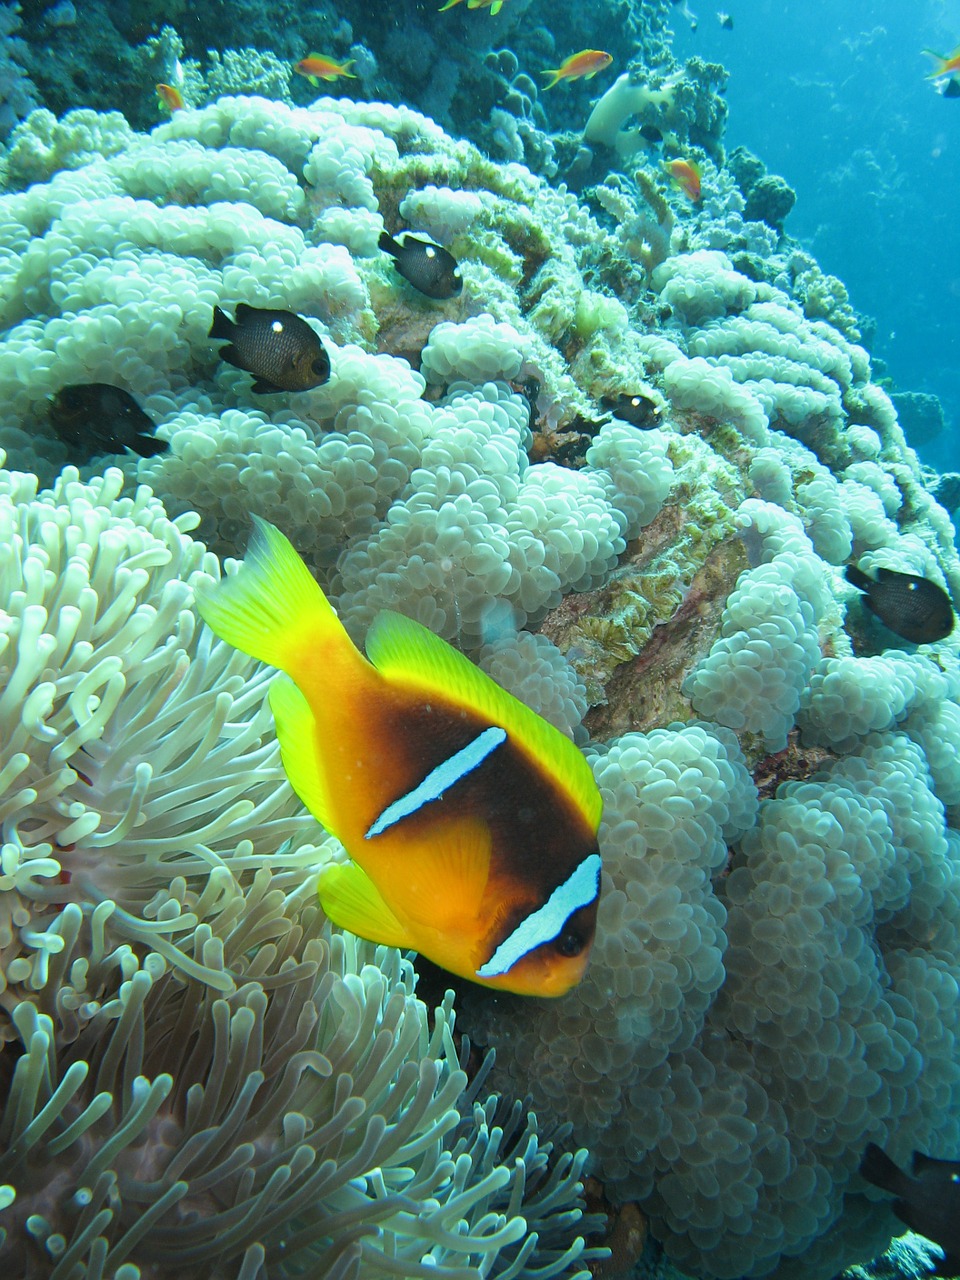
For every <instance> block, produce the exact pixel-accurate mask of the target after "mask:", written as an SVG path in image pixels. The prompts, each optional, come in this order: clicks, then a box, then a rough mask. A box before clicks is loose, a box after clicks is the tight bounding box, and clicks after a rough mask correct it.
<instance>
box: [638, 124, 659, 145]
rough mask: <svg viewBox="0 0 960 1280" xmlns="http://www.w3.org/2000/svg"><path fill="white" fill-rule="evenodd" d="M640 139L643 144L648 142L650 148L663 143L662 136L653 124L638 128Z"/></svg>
mask: <svg viewBox="0 0 960 1280" xmlns="http://www.w3.org/2000/svg"><path fill="white" fill-rule="evenodd" d="M640 137H641V138H643V139H644V141H645V142H649V143H650V144H651V146H654V147H657V146H659V145H660V143H661V142H662V141H663V134H662V133H661V132H660V130H659V129H658V128H657V126H656V125H655V124H645V125H641V127H640Z"/></svg>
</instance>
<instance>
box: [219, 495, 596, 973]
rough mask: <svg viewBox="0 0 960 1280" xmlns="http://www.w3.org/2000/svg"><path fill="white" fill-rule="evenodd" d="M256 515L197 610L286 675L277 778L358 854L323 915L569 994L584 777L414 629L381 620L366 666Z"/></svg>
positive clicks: (523, 711)
mask: <svg viewBox="0 0 960 1280" xmlns="http://www.w3.org/2000/svg"><path fill="white" fill-rule="evenodd" d="M254 520H255V524H256V528H255V531H254V534H253V537H252V539H251V542H250V546H249V548H248V551H247V555H246V558H245V559H244V561H243V565H242V566H241V568H240V571H239V572H238V573H236V574H234V575H232V576H231V577H228V578H225V579H223V580H222V581H221V582H220V583H219V585H218V586H217V587H216V588H214V589H213V590H212V591H210V592H209V593H208V594H206V595H203V596H202V598H199V599H198V601H197V607H198V610H199V612H200V616H201V617H202V618H203V619H204V621H205V622H206V623H207V625H208V626H209V627H210V628H211V629H212V630H213V631H214V632H215V633H216V634H217V635H218V636H220V637H221V639H223V640H226V641H227V642H228V643H229V644H232V645H234V646H235V647H236V648H238V649H240V650H242V651H243V652H244V653H248V654H250V655H251V656H253V657H255V658H259V659H260V660H261V661H263V662H266V663H269V664H270V665H271V666H275V667H279V668H280V670H281V671H284V672H286V674H287V675H288V676H289V677H290V679H289V680H281V681H278V682H276V683H275V684H274V685H273V687H272V688H271V690H270V705H271V709H272V710H273V714H274V718H275V720H276V726H277V737H278V739H279V742H280V752H281V757H282V759H283V766H284V769H285V770H286V773H287V777H288V778H289V779H290V784H291V786H292V787H293V789H294V791H296V793H297V795H298V796H299V797H300V799H301V800H302V801H303V803H304V804H305V805H306V806H307V808H308V809H309V810H310V811H311V813H313V815H314V817H316V819H317V820H318V821H319V822H320V823H321V824H322V825H323V826H324V827H326V828H327V830H328V831H331V832H332V833H333V834H334V835H335V836H337V838H338V839H339V840H340V841H341V843H342V844H343V845H344V847H345V849H346V851H347V853H348V854H349V855H350V858H351V861H350V862H349V863H345V864H340V863H337V864H333V865H328V866H326V867H324V868H323V870H322V871H321V873H320V879H319V893H320V903H321V905H322V907H323V909H324V911H325V912H326V913H327V915H328V916H329V917H330V919H331V920H332V921H333V922H334V924H337V925H339V926H340V927H341V928H344V929H349V930H350V931H351V932H352V933H356V934H358V935H359V936H360V937H363V938H367V939H369V940H370V941H372V942H379V943H384V944H386V945H389V946H394V947H401V948H410V949H413V950H416V951H419V952H420V953H421V954H422V955H424V956H426V957H427V958H428V959H430V960H432V961H433V962H434V963H435V964H437V965H439V966H440V967H441V968H443V969H446V970H448V971H449V972H450V973H455V974H459V975H460V976H461V977H463V978H468V979H470V980H471V981H472V982H476V983H480V984H481V985H484V986H487V987H496V988H499V989H501V990H506V991H513V992H516V993H518V994H521V995H535V996H561V995H563V994H564V992H566V991H569V989H570V988H571V987H572V986H574V985H575V984H576V983H577V982H579V981H580V979H581V978H582V976H583V973H584V970H585V969H586V965H587V960H588V957H589V954H590V949H591V946H592V944H593V937H594V933H595V930H596V920H597V905H598V899H599V893H600V853H599V851H598V848H597V828H598V826H599V823H600V810H601V799H600V793H599V791H598V789H597V785H596V782H595V781H594V778H593V774H592V772H591V770H590V766H589V765H588V764H587V762H586V760H585V759H584V757H583V756H582V755H581V753H580V751H579V750H578V749H577V748H576V746H574V744H573V743H572V742H571V741H570V739H569V738H566V737H565V736H564V735H563V734H562V733H561V732H560V731H559V729H556V728H554V726H553V725H551V724H548V723H547V721H545V720H543V719H542V718H541V717H540V716H538V715H537V714H536V713H535V712H533V711H531V710H530V708H529V707H526V706H524V705H523V703H521V702H519V701H518V700H517V699H516V698H514V697H513V696H512V695H511V694H509V693H507V692H506V690H504V689H501V688H500V686H499V685H498V684H496V683H495V682H494V681H493V680H491V679H490V677H489V676H488V675H486V674H485V673H484V672H483V671H481V670H480V669H479V668H478V667H475V666H474V665H473V663H472V662H470V660H469V659H468V658H466V657H464V655H463V654H462V653H459V652H458V651H457V650H456V649H454V648H453V647H452V646H451V645H449V644H447V642H446V641H445V640H441V639H440V638H439V637H438V636H435V635H434V634H433V632H431V631H429V630H428V629H427V628H426V627H423V626H421V624H420V623H418V622H415V621H413V619H411V618H407V617H404V616H403V615H402V614H399V613H392V612H387V611H385V612H383V613H381V614H379V615H378V616H377V618H376V619H375V620H374V622H373V624H372V626H371V627H370V630H369V632H368V634H367V641H366V650H367V657H364V656H363V654H361V653H360V651H359V649H357V648H356V647H355V645H354V644H353V642H352V641H351V640H350V638H349V636H348V635H347V632H346V631H345V630H344V627H343V624H342V623H341V622H340V620H339V618H338V617H337V615H336V612H335V611H334V609H333V607H332V605H331V604H330V602H329V601H328V600H327V598H326V596H324V594H323V592H322V591H321V589H320V587H319V586H318V584H317V583H316V581H315V580H314V579H313V577H312V576H311V574H310V571H309V570H308V569H307V566H306V565H305V564H304V562H303V561H302V560H301V559H300V557H299V556H298V555H297V553H296V551H295V550H294V548H293V546H292V545H291V543H290V542H289V541H288V540H287V538H286V537H284V535H283V534H282V533H281V532H280V531H279V529H276V528H275V527H274V526H273V525H271V524H268V523H267V522H266V521H264V520H260V519H258V518H257V517H254Z"/></svg>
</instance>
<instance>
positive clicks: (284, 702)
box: [270, 676, 337, 835]
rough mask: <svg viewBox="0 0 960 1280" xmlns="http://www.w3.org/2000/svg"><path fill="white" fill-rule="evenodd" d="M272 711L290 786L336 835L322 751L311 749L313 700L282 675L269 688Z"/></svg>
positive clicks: (312, 741)
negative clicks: (307, 698)
mask: <svg viewBox="0 0 960 1280" xmlns="http://www.w3.org/2000/svg"><path fill="white" fill-rule="evenodd" d="M270 710H271V711H272V712H273V718H274V720H275V721H276V725H277V740H278V741H279V743H280V756H281V759H282V760H283V768H284V772H285V773H286V775H287V778H288V779H289V781H290V785H291V787H293V789H294V791H295V792H296V793H297V795H298V796H299V797H300V799H301V800H302V801H303V803H304V804H305V805H306V806H307V808H308V809H309V810H310V812H311V813H312V814H313V816H314V817H315V818H316V820H317V821H318V822H319V823H320V825H321V826H322V827H326V828H327V830H328V831H332V832H333V834H334V835H336V834H337V832H336V830H335V828H334V826H333V825H332V823H331V819H330V814H331V813H332V812H333V804H332V801H331V797H330V792H329V789H328V787H327V782H326V779H325V778H324V777H323V775H322V774H321V773H320V770H319V769H318V767H317V765H318V762H319V759H320V757H319V753H318V752H317V751H314V750H311V749H310V744H311V743H314V742H316V739H317V722H316V721H315V720H314V718H313V712H312V711H311V710H310V703H309V702H308V701H307V700H306V698H305V697H304V696H303V694H302V693H301V692H300V690H299V689H298V688H297V686H296V685H295V684H294V683H293V681H292V680H287V679H285V678H284V677H283V676H281V677H280V678H279V679H277V680H275V681H274V682H273V684H272V685H271V687H270Z"/></svg>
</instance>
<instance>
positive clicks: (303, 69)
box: [293, 53, 357, 89]
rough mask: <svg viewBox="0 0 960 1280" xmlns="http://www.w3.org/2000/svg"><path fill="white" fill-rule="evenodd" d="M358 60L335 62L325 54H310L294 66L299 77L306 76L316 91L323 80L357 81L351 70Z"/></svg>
mask: <svg viewBox="0 0 960 1280" xmlns="http://www.w3.org/2000/svg"><path fill="white" fill-rule="evenodd" d="M355 62H356V58H348V59H347V61H346V62H334V60H333V58H328V57H327V56H326V54H324V53H308V54H307V56H306V57H305V58H301V59H300V61H299V62H297V63H296V64H295V65H294V68H293V69H294V71H296V73H297V75H301V76H306V78H307V79H308V80H309V81H310V83H311V84H312V85H313V87H314V88H315V89H317V88H319V87H320V81H321V80H339V79H340V77H341V76H346V77H347V79H348V80H356V78H357V77H356V76H355V75H354V74H353V72H352V71H351V70H350V68H351V67H352V66H353V64H354V63H355Z"/></svg>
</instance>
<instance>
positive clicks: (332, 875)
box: [318, 862, 411, 948]
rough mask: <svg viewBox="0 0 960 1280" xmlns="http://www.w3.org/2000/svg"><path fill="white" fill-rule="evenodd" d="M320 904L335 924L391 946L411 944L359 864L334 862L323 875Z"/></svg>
mask: <svg viewBox="0 0 960 1280" xmlns="http://www.w3.org/2000/svg"><path fill="white" fill-rule="evenodd" d="M318 892H319V895H320V905H321V907H323V909H324V911H325V912H326V913H327V915H328V916H329V917H330V919H331V920H332V921H333V923H334V924H335V925H338V926H339V927H340V928H341V929H349V930H350V932H351V933H355V934H356V935H357V937H358V938H366V939H367V941H368V942H379V943H382V944H383V945H384V946H387V947H401V948H407V947H409V946H410V945H411V943H410V939H409V937H408V936H407V931H406V930H405V929H404V927H403V925H402V924H401V923H400V921H399V920H398V919H397V917H396V916H395V915H394V914H393V912H392V911H391V910H390V908H389V907H388V906H387V904H386V903H385V902H384V900H383V898H382V897H381V896H380V893H379V891H378V889H377V887H376V885H375V884H374V883H373V881H372V880H371V879H370V877H369V876H368V875H367V873H366V872H365V871H364V870H362V868H360V867H358V866H357V864H356V863H355V862H348V863H340V862H335V863H332V864H331V865H330V866H328V867H324V869H323V870H322V871H321V872H320V881H319V884H318Z"/></svg>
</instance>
